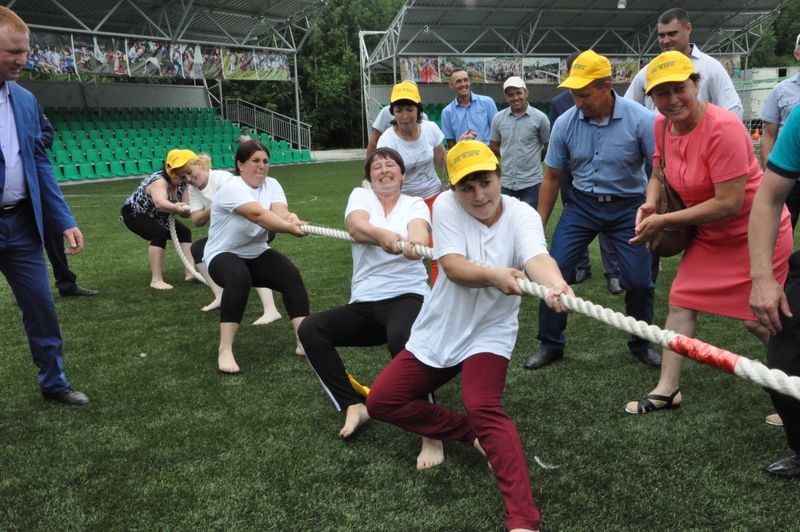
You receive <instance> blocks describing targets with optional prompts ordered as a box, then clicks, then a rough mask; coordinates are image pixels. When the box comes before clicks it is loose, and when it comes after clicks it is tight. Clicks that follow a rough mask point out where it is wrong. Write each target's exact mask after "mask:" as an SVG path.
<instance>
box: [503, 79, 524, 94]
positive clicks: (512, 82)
mask: <svg viewBox="0 0 800 532" xmlns="http://www.w3.org/2000/svg"><path fill="white" fill-rule="evenodd" d="M509 87H514V88H516V89H526V88H527V87H526V86H525V82H524V81H523V80H522V78H521V77H519V76H511V77H510V78H508V79H507V80H506V82H505V83H503V90H504V91H505V90H506V89H507V88H509Z"/></svg>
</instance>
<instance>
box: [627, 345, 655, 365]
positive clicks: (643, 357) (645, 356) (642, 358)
mask: <svg viewBox="0 0 800 532" xmlns="http://www.w3.org/2000/svg"><path fill="white" fill-rule="evenodd" d="M631 354H632V355H633V356H635V357H636V358H638V359H639V362H641V363H642V364H644V365H646V366H650V367H652V368H658V367H661V351H659V350H658V349H656V348H655V347H648V348H647V349H643V350H641V351H631Z"/></svg>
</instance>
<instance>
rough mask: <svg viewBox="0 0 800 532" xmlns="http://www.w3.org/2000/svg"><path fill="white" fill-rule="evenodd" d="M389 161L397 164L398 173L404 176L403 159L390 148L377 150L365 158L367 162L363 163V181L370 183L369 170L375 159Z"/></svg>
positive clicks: (404, 165)
mask: <svg viewBox="0 0 800 532" xmlns="http://www.w3.org/2000/svg"><path fill="white" fill-rule="evenodd" d="M378 158H380V159H391V160H392V161H394V162H396V163H397V166H399V167H400V173H401V174H403V175H405V173H406V164H405V163H404V162H403V158H402V157H401V156H400V154H399V153H397V151H396V150H393V149H392V148H386V147H383V148H378V149H377V150H375V151H374V152H372V153H371V154H370V156H369V157H367V162H366V163H364V179H366V180H367V181H369V182H372V175H371V174H370V168H371V167H372V163H373V162H374V161H375V159H378Z"/></svg>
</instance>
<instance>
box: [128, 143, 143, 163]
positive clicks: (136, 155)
mask: <svg viewBox="0 0 800 532" xmlns="http://www.w3.org/2000/svg"><path fill="white" fill-rule="evenodd" d="M128 158H129V159H131V160H134V161H138V160H139V159H141V158H142V152H141V151H140V150H139V148H138V147H137V146H130V147H129V148H128Z"/></svg>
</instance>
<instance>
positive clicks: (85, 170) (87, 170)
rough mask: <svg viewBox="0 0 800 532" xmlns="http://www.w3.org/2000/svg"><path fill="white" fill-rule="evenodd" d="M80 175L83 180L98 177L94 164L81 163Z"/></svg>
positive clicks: (79, 167)
mask: <svg viewBox="0 0 800 532" xmlns="http://www.w3.org/2000/svg"><path fill="white" fill-rule="evenodd" d="M78 175H79V176H80V178H81V179H96V178H97V175H96V174H95V173H94V168H93V167H92V163H81V164H80V165H78Z"/></svg>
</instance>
